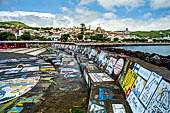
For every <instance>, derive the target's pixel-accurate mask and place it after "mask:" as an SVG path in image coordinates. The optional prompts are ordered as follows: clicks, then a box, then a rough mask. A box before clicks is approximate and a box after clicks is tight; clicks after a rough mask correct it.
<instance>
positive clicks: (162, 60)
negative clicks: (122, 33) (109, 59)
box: [100, 48, 170, 70]
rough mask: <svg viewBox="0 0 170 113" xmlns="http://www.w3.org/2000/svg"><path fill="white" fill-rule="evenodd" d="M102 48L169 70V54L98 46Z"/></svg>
mask: <svg viewBox="0 0 170 113" xmlns="http://www.w3.org/2000/svg"><path fill="white" fill-rule="evenodd" d="M100 49H103V50H107V51H109V52H111V53H114V54H122V55H128V56H130V57H136V58H139V59H141V60H144V61H145V62H148V63H151V64H154V65H157V66H160V67H161V66H163V67H166V68H167V69H168V70H170V55H168V56H162V55H159V54H156V53H153V54H150V53H144V52H140V51H135V52H134V51H131V50H125V49H119V48H100Z"/></svg>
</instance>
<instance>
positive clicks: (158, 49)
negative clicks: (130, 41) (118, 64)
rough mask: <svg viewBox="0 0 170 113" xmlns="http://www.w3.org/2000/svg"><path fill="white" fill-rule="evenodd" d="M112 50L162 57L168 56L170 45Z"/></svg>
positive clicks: (127, 47) (124, 47)
mask: <svg viewBox="0 0 170 113" xmlns="http://www.w3.org/2000/svg"><path fill="white" fill-rule="evenodd" d="M113 48H121V49H125V50H131V51H141V52H145V53H146V52H147V53H150V54H152V53H156V54H160V55H163V56H168V55H170V45H162V46H119V47H113Z"/></svg>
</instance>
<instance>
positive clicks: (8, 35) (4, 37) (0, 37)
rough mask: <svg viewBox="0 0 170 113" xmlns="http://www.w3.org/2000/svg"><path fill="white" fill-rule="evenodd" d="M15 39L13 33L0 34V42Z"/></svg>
mask: <svg viewBox="0 0 170 113" xmlns="http://www.w3.org/2000/svg"><path fill="white" fill-rule="evenodd" d="M11 38H12V39H14V38H15V39H16V37H15V35H14V34H13V33H10V32H1V33H0V40H1V41H3V40H9V39H11Z"/></svg>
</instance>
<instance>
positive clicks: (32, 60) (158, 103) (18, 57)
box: [0, 43, 170, 113]
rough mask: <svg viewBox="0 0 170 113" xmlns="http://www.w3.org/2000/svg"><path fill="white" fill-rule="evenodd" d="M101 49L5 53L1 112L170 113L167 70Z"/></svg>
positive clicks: (53, 47)
mask: <svg viewBox="0 0 170 113" xmlns="http://www.w3.org/2000/svg"><path fill="white" fill-rule="evenodd" d="M89 45H90V44H89ZM97 46H98V47H96V46H88V45H82V44H80V43H79V44H55V43H52V44H49V45H48V46H46V47H39V48H38V47H35V48H25V47H24V48H13V49H0V55H1V58H0V112H2V113H49V112H51V113H120V112H121V113H152V112H162V113H168V112H170V103H169V96H170V94H169V92H170V79H169V74H170V71H169V69H168V68H165V67H161V66H159V65H155V64H151V63H148V62H146V61H145V60H143V59H141V58H139V57H136V56H134V55H133V56H131V55H130V54H126V52H124V54H121V53H120V50H119V52H118V50H116V49H107V48H105V47H100V48H99V45H97ZM109 50H110V51H109Z"/></svg>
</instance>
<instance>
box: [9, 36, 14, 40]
mask: <svg viewBox="0 0 170 113" xmlns="http://www.w3.org/2000/svg"><path fill="white" fill-rule="evenodd" d="M7 39H8V40H16V37H15V36H8V37H7Z"/></svg>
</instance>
